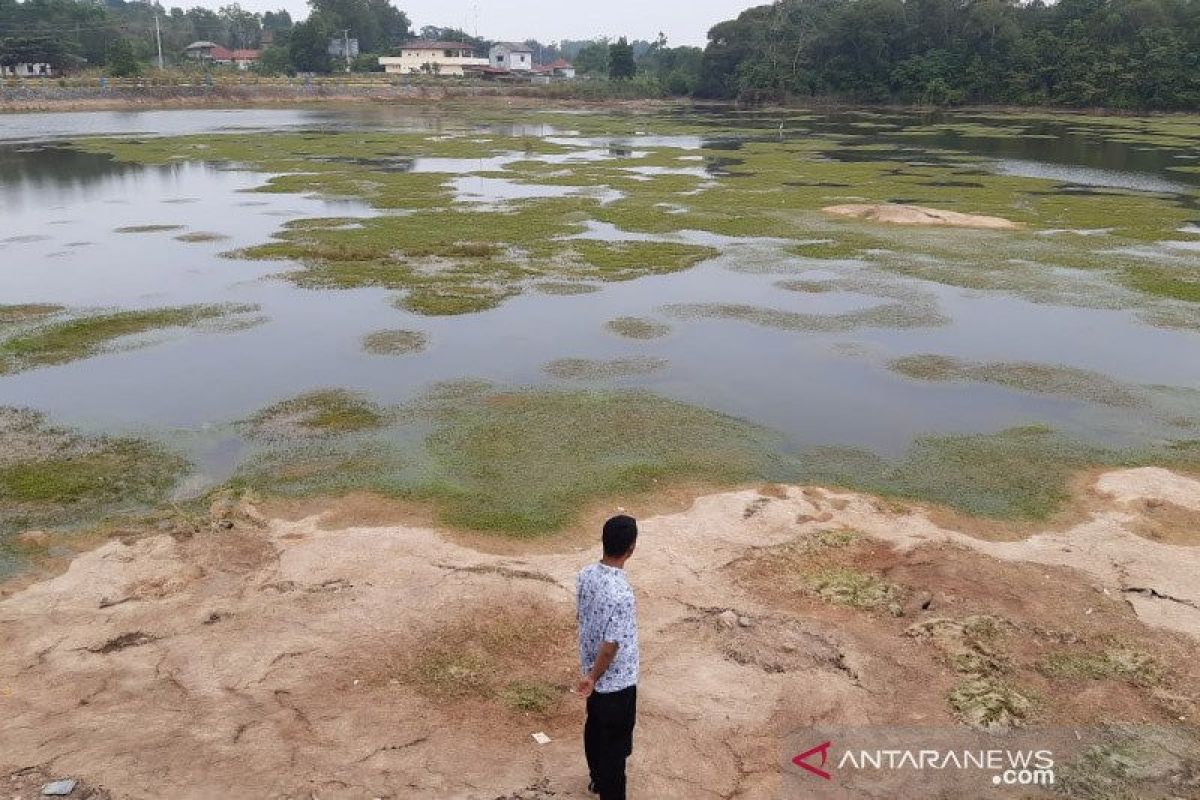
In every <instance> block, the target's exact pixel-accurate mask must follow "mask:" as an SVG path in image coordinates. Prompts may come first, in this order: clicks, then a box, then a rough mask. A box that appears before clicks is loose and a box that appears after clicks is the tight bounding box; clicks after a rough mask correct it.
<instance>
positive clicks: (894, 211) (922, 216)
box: [821, 203, 1021, 230]
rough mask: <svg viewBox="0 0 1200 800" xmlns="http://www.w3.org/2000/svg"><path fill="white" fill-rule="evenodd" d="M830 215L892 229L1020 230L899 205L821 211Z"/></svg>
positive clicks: (998, 221) (992, 220)
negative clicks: (905, 226)
mask: <svg viewBox="0 0 1200 800" xmlns="http://www.w3.org/2000/svg"><path fill="white" fill-rule="evenodd" d="M821 210H822V211H824V212H825V213H827V214H834V215H836V216H839V217H851V218H853V219H865V220H868V221H870V222H887V223H890V224H892V225H923V226H931V227H946V228H981V229H985V230H1017V229H1018V228H1020V227H1021V226H1020V225H1018V224H1017V223H1015V222H1013V221H1012V220H1007V219H1003V218H1002V217H988V216H984V215H981V214H963V213H960V212H958V211H945V210H943V209H940V208H925V207H924V206H909V205H899V204H897V203H852V204H850V205H840V206H827V207H826V208H823V209H821Z"/></svg>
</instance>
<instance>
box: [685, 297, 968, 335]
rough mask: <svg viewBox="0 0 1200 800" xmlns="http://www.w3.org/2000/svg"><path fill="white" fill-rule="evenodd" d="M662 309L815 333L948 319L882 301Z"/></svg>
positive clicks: (933, 311)
mask: <svg viewBox="0 0 1200 800" xmlns="http://www.w3.org/2000/svg"><path fill="white" fill-rule="evenodd" d="M664 311H666V312H667V313H668V314H671V315H672V316H675V317H678V318H680V319H685V320H704V319H725V320H738V321H741V322H749V323H752V324H754V325H760V326H762V327H764V328H778V329H780V330H786V331H807V332H815V333H842V332H845V331H853V330H858V329H860V328H933V327H938V326H941V325H947V324H949V322H950V320H949V319H948V318H947V317H945V316H943V315H942V314H941V312H939V311H938V310H937V309H936V308H929V307H926V306H924V305H921V304H912V303H885V304H883V305H878V306H873V307H871V308H867V309H863V310H861V311H847V312H844V313H841V314H810V313H805V312H800V311H784V310H781V309H777V308H763V307H761V306H749V305H739V304H732V303H693V304H676V305H671V306H667V307H666V308H665V309H664Z"/></svg>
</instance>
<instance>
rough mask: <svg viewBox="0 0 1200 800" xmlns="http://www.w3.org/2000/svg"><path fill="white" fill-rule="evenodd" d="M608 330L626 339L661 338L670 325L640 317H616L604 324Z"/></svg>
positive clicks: (668, 330) (668, 331) (667, 333)
mask: <svg viewBox="0 0 1200 800" xmlns="http://www.w3.org/2000/svg"><path fill="white" fill-rule="evenodd" d="M604 327H605V328H607V329H608V330H609V331H611V332H613V333H615V334H617V335H618V336H624V337H625V338H626V339H661V338H662V337H664V336H667V335H669V334H670V333H671V326H670V325H665V324H663V323H661V322H655V321H654V320H649V319H644V318H642V317H617V318H616V319H613V320H609V321H608V322H606V323H605V324H604Z"/></svg>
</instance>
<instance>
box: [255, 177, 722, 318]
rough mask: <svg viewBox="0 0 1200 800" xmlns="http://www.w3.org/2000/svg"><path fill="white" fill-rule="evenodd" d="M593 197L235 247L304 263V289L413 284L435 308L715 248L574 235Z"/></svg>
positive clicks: (420, 306) (660, 264)
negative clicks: (604, 240) (588, 237)
mask: <svg viewBox="0 0 1200 800" xmlns="http://www.w3.org/2000/svg"><path fill="white" fill-rule="evenodd" d="M593 204H594V201H591V200H586V199H580V198H574V199H570V200H567V199H556V200H553V201H546V200H534V201H525V202H523V203H519V204H510V205H509V206H506V207H505V208H504V209H503V210H499V211H469V210H458V209H454V210H426V211H416V212H414V213H412V214H407V215H402V216H383V217H375V218H371V219H366V220H362V221H360V223H359V224H358V225H356V226H355V227H352V228H349V227H344V226H341V225H330V226H321V225H311V224H309V225H302V226H291V227H289V228H288V229H286V230H284V231H283V232H281V233H280V234H279V237H280V241H277V242H273V243H271V244H266V245H261V246H258V247H252V248H249V249H247V250H244V251H241V252H240V253H238V254H236V255H240V256H243V257H247V258H254V259H286V260H291V261H295V262H299V264H300V265H301V266H300V268H298V269H295V270H293V271H290V272H288V273H286V277H288V278H289V279H290V280H292V281H293V282H294V283H296V284H298V285H300V286H303V287H307V288H318V289H351V288H360V287H365V286H374V287H380V288H387V289H397V290H406V291H407V292H408V294H407V295H406V296H405V298H404V299H403V300H402V301H401V306H402V307H403V308H405V309H407V310H410V311H414V312H416V313H419V314H426V315H434V316H437V315H454V314H470V313H475V312H478V311H483V310H487V309H490V308H494V307H496V306H497V305H499V304H500V303H502V302H503V301H504V300H505V299H507V298H509V297H512V296H515V295H517V294H520V293H521V292H523V291H525V290H526V289H527V288H529V287H530V286H533V287H534V288H536V287H537V286H538V285H539V283H540V282H542V281H543V280H550V281H561V280H562V279H575V280H597V281H626V280H632V279H634V278H638V277H642V276H645V275H655V274H666V273H671V272H678V271H680V270H684V269H687V268H689V267H691V266H693V265H695V264H697V263H699V262H700V261H703V260H704V259H707V258H711V257H712V256H714V255H716V251H715V250H714V249H712V248H708V247H702V246H696V245H687V244H676V243H661V242H600V241H593V240H589V239H577V238H567V237H571V236H576V235H578V234H581V233H583V232H584V230H585V226H584V222H585V221H586V219H587V217H586V210H587V209H588V208H590V207H591V206H592V205H593Z"/></svg>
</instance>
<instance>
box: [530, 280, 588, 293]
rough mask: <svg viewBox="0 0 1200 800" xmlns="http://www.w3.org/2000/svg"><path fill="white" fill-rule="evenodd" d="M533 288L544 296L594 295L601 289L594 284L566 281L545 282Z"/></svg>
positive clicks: (536, 284)
mask: <svg viewBox="0 0 1200 800" xmlns="http://www.w3.org/2000/svg"><path fill="white" fill-rule="evenodd" d="M533 288H534V289H536V290H537V291H539V292H541V293H542V294H557V295H575V294H594V293H596V292H598V291H600V287H599V286H597V285H596V284H594V283H568V282H566V281H543V282H541V283H535V284H534V285H533Z"/></svg>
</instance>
